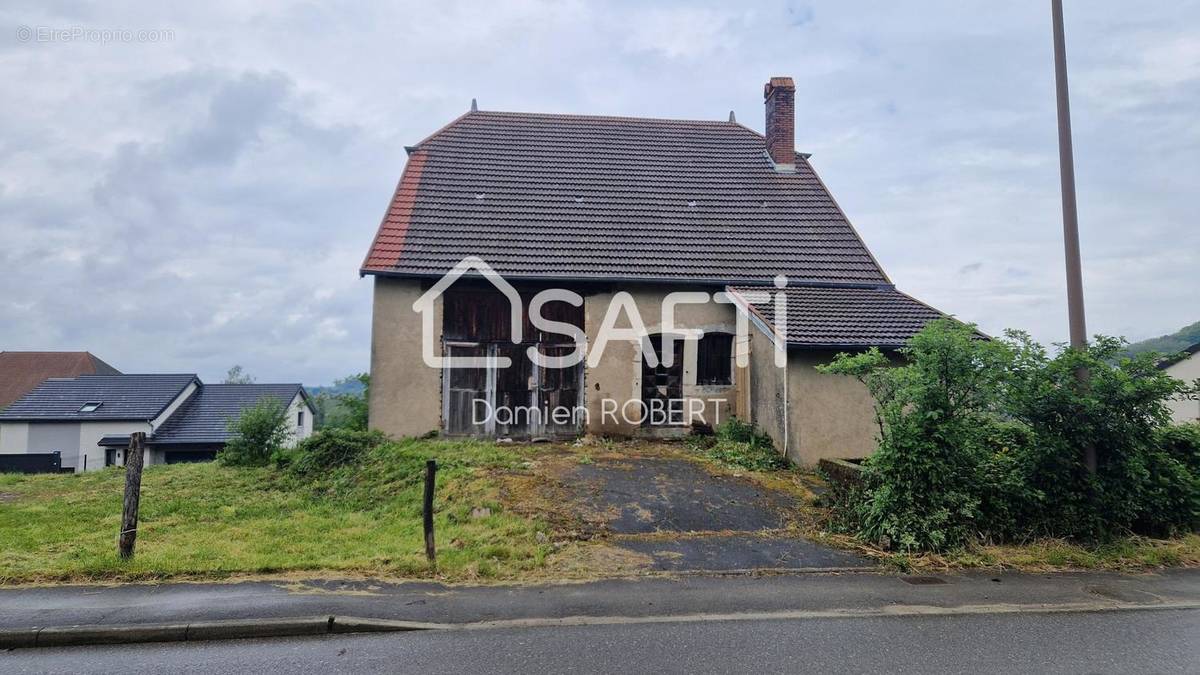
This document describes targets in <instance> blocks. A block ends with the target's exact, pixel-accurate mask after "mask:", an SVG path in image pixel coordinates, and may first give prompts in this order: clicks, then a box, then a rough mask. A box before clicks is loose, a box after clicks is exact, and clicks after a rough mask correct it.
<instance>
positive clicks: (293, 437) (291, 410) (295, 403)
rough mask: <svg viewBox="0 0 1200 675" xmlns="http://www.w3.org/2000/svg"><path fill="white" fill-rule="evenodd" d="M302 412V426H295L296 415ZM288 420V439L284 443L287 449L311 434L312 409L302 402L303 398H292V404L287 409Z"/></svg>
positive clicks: (297, 396)
mask: <svg viewBox="0 0 1200 675" xmlns="http://www.w3.org/2000/svg"><path fill="white" fill-rule="evenodd" d="M300 411H304V424H302V425H297V424H296V415H297V414H298V413H299V412H300ZM287 419H288V429H289V433H288V439H287V441H286V442H285V443H284V445H286V446H287V447H289V448H290V447H293V446H295V445H296V443H299V442H300V441H302V440H304V439H306V438H308V437H309V436H311V435H312V432H313V409H312V408H311V407H310V406H309V405H308V404H307V403H305V402H304V397H303V396H301V395H300V394H296V396H295V397H293V398H292V402H291V403H289V404H288V409H287Z"/></svg>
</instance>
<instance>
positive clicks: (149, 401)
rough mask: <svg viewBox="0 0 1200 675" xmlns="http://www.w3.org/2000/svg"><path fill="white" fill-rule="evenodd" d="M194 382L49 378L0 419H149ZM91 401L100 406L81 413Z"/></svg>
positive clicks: (183, 377) (183, 378)
mask: <svg viewBox="0 0 1200 675" xmlns="http://www.w3.org/2000/svg"><path fill="white" fill-rule="evenodd" d="M193 382H195V383H197V384H199V382H200V380H199V378H197V377H196V376H195V375H190V374H180V375H80V376H79V377H74V378H52V379H49V380H46V381H45V382H42V383H41V384H40V385H38V386H37V387H36V388H35V389H34V390H33V391H31V392H29V393H28V394H26V395H25V396H24V397H22V398H20V399H19V400H17V401H15V402H14V403H13V404H12V405H10V406H8V407H7V408H5V409H4V410H3V411H0V422H13V421H72V422H88V421H104V420H152V419H154V418H155V417H157V416H158V415H159V414H161V413H162V412H163V411H164V410H166V408H167V406H169V405H170V404H171V402H172V401H174V400H175V399H176V398H177V397H178V396H179V395H180V394H181V393H183V391H184V389H186V388H187V386H188V385H189V384H191V383H193ZM92 402H98V403H100V407H99V408H97V409H96V410H95V411H93V412H80V408H82V407H83V405H84V404H86V403H92Z"/></svg>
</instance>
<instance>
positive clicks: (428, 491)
mask: <svg viewBox="0 0 1200 675" xmlns="http://www.w3.org/2000/svg"><path fill="white" fill-rule="evenodd" d="M436 475H437V462H435V461H434V460H432V459H431V460H429V461H427V462H425V502H424V504H423V505H422V511H423V515H424V526H425V557H426V558H429V562H430V563H435V562H437V550H436V549H435V548H434V546H433V485H434V477H435V476H436Z"/></svg>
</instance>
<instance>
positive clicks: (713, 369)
mask: <svg viewBox="0 0 1200 675" xmlns="http://www.w3.org/2000/svg"><path fill="white" fill-rule="evenodd" d="M732 359H733V335H731V334H730V333H705V334H704V336H703V337H701V338H700V341H699V342H698V343H697V345H696V384H733V369H732V367H731V363H730V362H731V361H732Z"/></svg>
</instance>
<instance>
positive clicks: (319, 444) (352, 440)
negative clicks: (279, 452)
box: [287, 429, 387, 476]
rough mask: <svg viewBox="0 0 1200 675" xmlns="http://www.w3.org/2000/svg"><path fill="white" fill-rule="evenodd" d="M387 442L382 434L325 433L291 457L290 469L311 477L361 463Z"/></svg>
mask: <svg viewBox="0 0 1200 675" xmlns="http://www.w3.org/2000/svg"><path fill="white" fill-rule="evenodd" d="M386 441H387V437H386V436H384V435H383V434H382V433H380V432H378V431H356V430H353V429H323V430H321V431H318V432H316V433H314V434H313V435H311V436H309V437H308V438H306V439H304V440H303V441H300V443H299V444H298V445H297V446H296V448H295V449H294V450H293V451H292V452H290V453H288V457H287V459H288V461H287V464H288V469H289V470H290V471H291V472H292V473H294V474H296V475H298V476H311V475H314V474H317V473H320V472H324V471H328V470H330V469H333V468H336V467H339V466H343V465H346V464H350V463H352V462H355V461H358V460H359V459H360V458H361V457H362V456H363V455H365V454H366V453H367V452H369V451H371V450H373V449H375V448H376V447H378V446H380V445H381V444H383V443H384V442H386Z"/></svg>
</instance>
